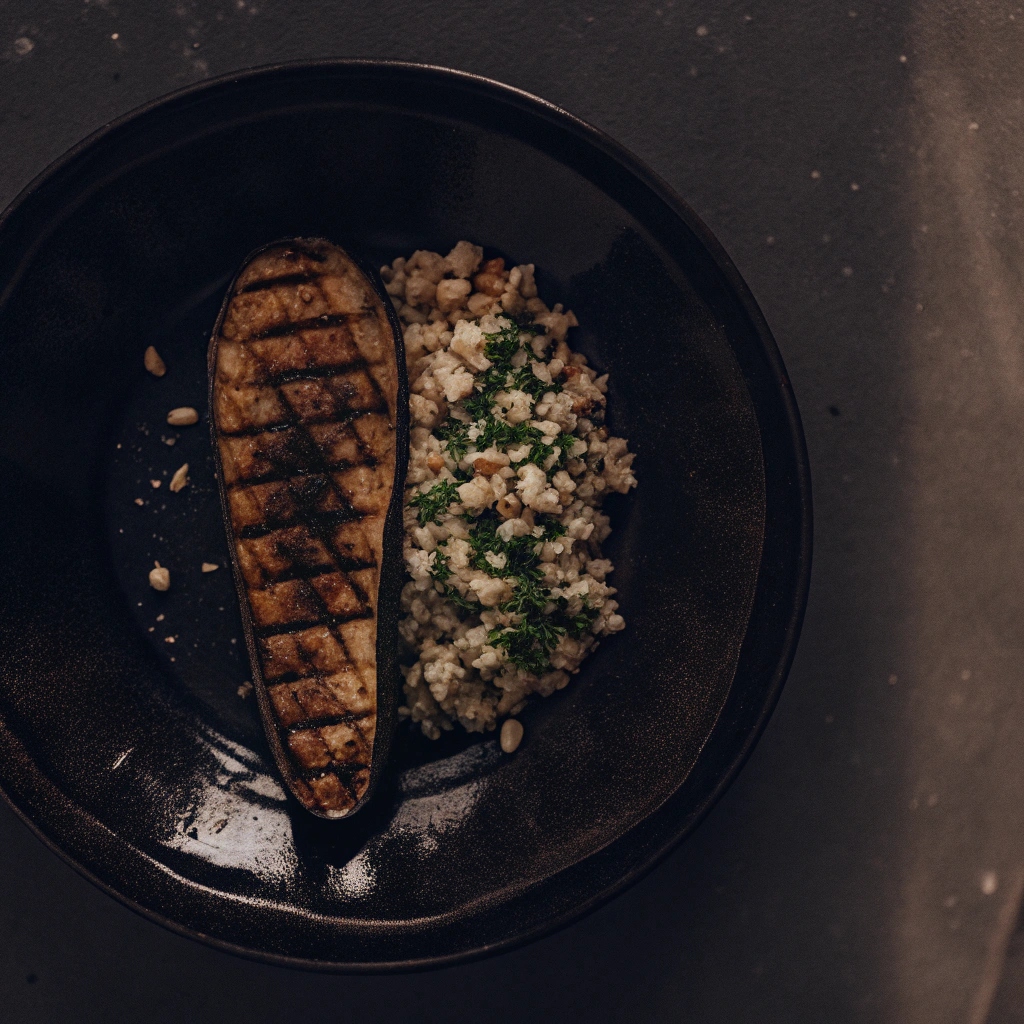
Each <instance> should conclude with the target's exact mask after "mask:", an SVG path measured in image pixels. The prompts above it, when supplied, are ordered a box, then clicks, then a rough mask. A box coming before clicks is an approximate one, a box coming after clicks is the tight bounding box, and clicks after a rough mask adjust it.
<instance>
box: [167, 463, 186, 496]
mask: <svg viewBox="0 0 1024 1024" xmlns="http://www.w3.org/2000/svg"><path fill="white" fill-rule="evenodd" d="M187 483H188V463H187V462H186V463H185V464H184V465H183V466H179V467H178V469H177V470H175V473H174V476H172V477H171V482H170V484H168V487H169V489H170V490H171V491H173V492H174V493H175V494H177V493H178V491H180V490H181V489H182V488H183V487H184V486H185V484H187Z"/></svg>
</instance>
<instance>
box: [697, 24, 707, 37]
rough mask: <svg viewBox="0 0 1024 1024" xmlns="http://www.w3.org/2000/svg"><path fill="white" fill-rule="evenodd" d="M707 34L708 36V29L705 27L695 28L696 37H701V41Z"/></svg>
mask: <svg viewBox="0 0 1024 1024" xmlns="http://www.w3.org/2000/svg"><path fill="white" fill-rule="evenodd" d="M707 34H708V27H707V25H698V26H697V35H699V36H700V37H701V39H703V38H704V37H705V36H706V35H707Z"/></svg>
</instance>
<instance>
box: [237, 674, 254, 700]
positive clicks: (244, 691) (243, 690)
mask: <svg viewBox="0 0 1024 1024" xmlns="http://www.w3.org/2000/svg"><path fill="white" fill-rule="evenodd" d="M250 693H252V683H251V682H249V680H248V679H246V681H245V682H244V683H242V685H241V686H240V687H239V688H238V696H239V697H241V698H242V700H245V698H246V697H248V696H249V694H250Z"/></svg>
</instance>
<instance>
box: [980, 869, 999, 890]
mask: <svg viewBox="0 0 1024 1024" xmlns="http://www.w3.org/2000/svg"><path fill="white" fill-rule="evenodd" d="M980 884H981V894H982V895H983V896H991V895H993V894H994V893H995V891H996V889H998V888H999V876H998V875H997V874H996V873H995V872H994V871H986V872H985V873H984V874H983V875H982V876H981V883H980Z"/></svg>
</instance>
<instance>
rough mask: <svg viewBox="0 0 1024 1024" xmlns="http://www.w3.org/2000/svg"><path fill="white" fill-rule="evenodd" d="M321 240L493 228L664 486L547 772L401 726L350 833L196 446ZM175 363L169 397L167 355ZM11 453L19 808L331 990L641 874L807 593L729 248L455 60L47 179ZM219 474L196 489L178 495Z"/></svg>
mask: <svg viewBox="0 0 1024 1024" xmlns="http://www.w3.org/2000/svg"><path fill="white" fill-rule="evenodd" d="M290 236H311V237H326V238H330V239H333V240H335V241H337V242H338V243H339V244H341V245H343V246H345V248H346V249H348V250H349V251H350V252H352V253H353V254H354V255H356V256H357V257H360V258H363V259H366V260H369V261H373V262H375V263H377V264H378V265H379V264H380V263H381V262H383V261H385V260H389V261H390V260H391V259H393V258H394V257H395V256H397V255H401V254H404V253H408V252H411V251H412V250H414V249H417V248H427V249H434V250H439V251H442V252H446V251H447V250H448V248H450V247H451V246H452V245H453V244H454V243H455V242H456V241H457V240H459V239H461V238H467V239H470V240H472V241H474V242H477V243H479V244H481V245H484V246H485V247H486V250H487V253H488V255H501V256H504V257H506V258H507V259H509V260H512V261H514V262H531V263H535V264H536V265H537V267H538V271H539V274H538V284H539V287H540V291H541V295H542V296H547V297H549V299H550V300H551V301H555V300H559V301H563V302H565V303H566V305H567V306H569V307H570V308H572V309H574V310H575V312H576V313H577V315H578V317H579V319H580V322H581V324H583V325H584V326H583V327H581V328H580V329H579V330H578V331H577V332H576V333H577V337H576V339H575V342H574V347H578V348H580V349H581V350H582V351H583V352H584V353H585V354H586V355H587V358H588V359H589V360H590V362H591V364H592V365H594V366H595V367H597V368H598V369H599V370H601V371H602V372H604V371H610V372H611V387H612V391H611V393H610V395H609V411H610V426H611V428H612V430H613V432H614V433H616V434H618V435H621V436H624V437H627V438H628V439H629V441H630V447H631V449H633V450H635V451H636V452H637V462H636V465H637V470H638V476H639V478H640V486H639V487H638V489H637V490H636V491H634V492H632V493H631V494H630V495H628V496H626V497H623V498H622V499H621V500H616V501H614V502H613V501H609V503H608V505H607V506H606V508H608V509H609V510H610V511H611V514H612V516H613V523H614V527H615V532H614V534H613V537H612V541H611V544H610V545H609V551H608V557H610V558H611V559H612V560H613V561H614V563H615V565H616V572H615V575H614V578H613V580H612V582H613V583H614V585H615V586H617V587H618V589H619V600H620V602H621V611H622V614H623V615H624V617H625V619H626V621H627V624H628V625H627V629H626V631H625V632H624V633H622V634H619V635H617V636H615V637H612V638H609V639H607V640H605V641H603V642H602V645H601V647H600V648H599V650H598V651H597V653H596V654H595V655H594V656H593V657H591V658H590V659H589V660H588V661H587V662H586V663H585V664H584V667H583V670H582V671H581V672H580V674H579V675H578V676H576V677H574V679H573V681H572V682H571V684H570V685H569V686H568V687H567V688H566V689H565V690H563V691H561V692H559V693H558V694H555V695H554V696H552V697H551V698H549V699H547V700H544V701H540V702H538V703H537V704H535V705H533V706H531V707H529V709H528V710H527V711H526V712H525V713H524V714H523V716H522V718H523V721H524V724H525V725H526V739H525V740H524V742H523V744H522V746H521V747H520V749H519V750H518V751H517V752H516V754H515V755H514V756H511V757H509V756H506V755H503V754H502V753H501V752H500V750H499V747H498V743H497V738H496V736H495V735H494V734H489V735H488V736H487V737H486V738H484V739H481V738H480V737H479V736H477V737H472V736H471V737H465V738H463V739H461V740H460V739H458V738H455V737H448V738H445V739H444V740H442V741H440V742H439V743H437V744H432V743H430V742H428V741H426V740H425V739H423V738H421V737H416V736H414V735H412V734H411V733H409V732H402V733H400V736H399V739H398V740H396V754H395V757H394V760H393V767H392V769H391V770H390V771H389V772H388V773H387V777H386V778H385V779H383V780H382V784H381V789H380V791H379V792H378V794H377V796H376V797H375V799H374V801H373V802H372V804H371V805H370V806H369V807H368V808H367V809H365V810H364V811H361V812H360V813H359V814H358V815H356V816H355V817H354V818H353V819H352V820H351V821H344V822H337V823H334V822H321V821H317V820H315V819H313V818H311V817H309V816H308V815H306V814H305V812H303V811H302V810H301V809H300V808H299V807H298V806H297V805H296V804H294V803H292V802H290V801H289V800H288V799H287V798H286V796H285V793H284V791H283V788H282V786H281V783H280V782H279V780H278V778H277V775H276V773H275V771H274V767H273V762H272V759H271V757H270V754H269V751H268V749H267V747H266V744H265V740H264V738H263V736H262V734H261V731H260V727H259V722H258V718H257V713H256V709H255V706H254V703H253V701H252V700H251V699H248V700H247V699H244V698H243V697H241V696H239V692H238V691H239V685H240V683H242V682H243V681H244V680H246V679H247V678H248V665H247V662H246V660H245V653H244V649H243V644H242V643H241V636H242V634H241V631H240V624H239V616H238V610H237V601H236V598H235V595H234V592H233V587H232V584H231V580H230V578H229V576H228V573H226V572H212V573H206V574H203V573H201V571H200V565H201V563H202V562H204V561H206V562H212V563H219V564H220V565H226V564H227V551H226V546H225V545H226V542H225V539H224V530H223V526H222V523H221V518H220V509H219V505H218V502H217V492H216V486H215V480H214V474H213V466H212V459H211V456H212V452H211V449H210V443H209V436H208V434H207V432H206V430H205V429H203V428H202V427H199V428H191V430H190V429H184V430H178V431H175V430H172V429H169V428H168V427H167V424H166V414H167V411H168V410H169V409H171V408H174V407H176V406H195V407H197V408H200V409H202V408H203V407H204V396H205V393H206V385H205V379H206V361H205V360H206V341H207V338H208V336H209V331H210V329H211V326H212V324H213V321H214V318H215V316H216V312H217V309H218V307H219V305H220V302H221V299H222V297H223V291H224V288H225V287H226V284H227V282H228V280H229V279H230V277H231V275H232V273H233V272H234V270H235V268H236V267H237V266H238V265H239V263H240V262H241V260H242V259H243V258H244V257H245V256H246V254H247V253H249V252H251V251H252V250H254V249H255V248H257V247H258V246H259V245H261V244H264V243H266V242H267V241H269V240H272V239H276V238H284V237H290ZM151 344H152V345H155V346H156V348H157V349H158V351H159V352H160V353H161V355H162V356H163V357H164V359H165V361H166V363H167V366H168V367H169V372H168V374H167V376H166V377H164V378H162V379H157V378H155V377H153V376H151V375H149V374H147V373H146V372H145V370H144V369H143V365H142V353H143V351H144V350H145V348H146V347H147V346H148V345H151ZM171 440H173V442H174V443H173V445H172V444H170V443H168V442H169V441H171ZM0 458H2V460H3V477H4V481H5V488H6V493H7V501H6V502H5V505H4V511H3V518H4V523H3V530H2V531H0V537H2V540H0V549H2V557H0V609H2V618H0V622H2V623H3V625H2V630H0V786H2V788H3V791H4V793H5V794H6V795H7V797H8V799H9V800H10V802H11V803H12V805H13V806H14V807H15V808H16V809H17V810H18V812H19V813H20V814H21V815H22V816H23V817H24V818H25V819H26V820H27V821H28V822H29V823H30V824H31V825H32V827H33V828H34V829H35V830H36V831H37V832H38V833H39V834H40V835H41V836H42V837H43V838H44V839H45V840H46V841H47V842H48V843H50V844H51V845H52V846H53V847H54V848H55V849H57V850H58V851H59V852H60V853H61V854H62V855H63V856H65V857H66V858H68V859H69V860H70V861H71V862H72V863H73V864H75V866H76V867H78V868H79V869H80V870H81V871H83V872H84V873H86V874H87V875H88V876H89V877H90V878H92V879H93V880H94V881H96V882H97V883H99V884H100V885H102V886H104V887H105V888H106V889H107V890H108V891H110V892H112V893H113V894H114V895H116V896H118V898H120V899H122V900H124V901H125V902H127V903H129V904H130V905H132V906H134V907H136V908H137V909H140V910H142V911H143V912H145V913H146V914H148V915H149V916H151V917H153V918H155V919H157V920H160V921H162V922H163V923H165V924H168V925H169V926H171V927H174V928H176V929H178V930H180V931H183V932H185V933H186V934H190V935H198V936H200V937H202V938H204V939H206V940H207V941H212V942H214V943H217V944H219V945H221V946H224V947H226V948H233V949H238V950H242V951H245V952H247V953H249V954H251V955H256V956H261V957H265V958H271V959H278V960H287V961H291V962H302V963H305V964H308V965H310V966H320V967H324V968H333V969H384V968H389V967H392V968H394V967H404V966H411V965H427V964H440V963H450V962H452V961H454V960H458V959H461V958H464V957H467V956H472V955H476V954H479V953H482V952H485V951H493V950H495V949H500V948H504V947H507V946H509V945H511V944H514V943H516V942H521V941H524V940H526V939H528V938H531V937H534V936H536V935H539V934H542V933H543V932H545V931H548V930H550V929H551V928H553V927H556V926H557V925H559V924H562V923H565V922H567V921H569V920H572V919H573V918H574V917H576V916H578V915H579V914H580V913H582V912H584V911H585V910H587V909H590V908H592V907H594V906H596V905H598V904H599V903H600V902H601V901H602V900H603V899H606V898H607V897H608V896H610V895H612V894H613V893H615V892H617V891H619V890H620V889H621V888H622V887H623V886H625V885H626V884H628V883H629V882H630V881H632V880H634V879H636V878H637V877H639V875H640V874H642V873H643V872H644V871H645V870H646V869H647V868H649V867H650V866H651V865H652V864H653V863H654V862H655V861H656V860H657V859H658V858H659V857H660V856H661V855H663V854H664V853H665V852H666V851H667V850H668V849H670V848H671V847H672V846H673V845H674V843H675V842H677V841H678V840H679V839H680V838H681V837H682V836H683V835H685V834H686V833H687V832H688V831H689V830H690V829H691V828H692V827H693V826H694V825H695V824H696V822H697V821H698V820H699V819H700V817H701V816H702V815H703V814H704V813H705V812H706V810H707V808H708V807H709V806H710V805H711V803H712V802H713V801H714V800H715V799H716V798H717V796H718V795H719V794H720V793H721V791H722V790H723V789H724V787H725V786H726V785H727V784H728V782H729V781H730V780H731V778H732V777H733V775H734V774H735V772H736V771H737V770H738V768H739V766H740V765H741V764H742V761H743V760H744V758H745V757H746V755H747V754H748V753H749V751H750V749H751V747H752V745H753V743H754V742H755V740H756V738H757V736H758V734H759V732H760V730H761V728H762V727H763V725H764V722H765V721H766V719H767V717H768V715H769V714H770V712H771V709H772V707H773V706H774V703H775V701H776V699H777V697H778V693H779V690H780V688H781V686H782V683H783V680H784V678H785V674H786V671H787V670H788V667H789V664H790V661H791V659H792V655H793V650H794V647H795V644H796V639H797V635H798V633H799V626H800V620H801V616H802V612H803V606H804V602H805V599H806V588H807V578H808V573H809V565H810V492H809V480H808V475H807V465H806V456H805V454H804V449H803V439H802V435H801V432H800V426H799V420H798V417H797V413H796V407H795V404H794V401H793V398H792V395H791V393H790V389H789V384H788V381H787V379H786V376H785V371H784V369H783V367H782V364H781V361H780V359H779V356H778V353H777V351H776V349H775V345H774V343H773V341H772V339H771V335H770V333H769V332H768V329H767V327H766V325H765V324H764V321H763V319H762V318H761V316H760V314H759V312H758V311H757V308H756V306H755V305H754V303H753V300H752V299H751V298H750V296H749V294H748V292H747V290H746V288H745V286H744V285H743V282H742V281H741V280H740V278H739V275H738V274H737V273H736V271H735V269H734V268H733V267H732V264H731V263H730V262H729V260H728V258H727V257H726V256H725V254H724V253H723V252H722V250H721V248H720V247H719V246H718V244H717V243H716V242H715V240H714V239H713V238H712V237H711V236H710V234H709V233H708V232H707V230H706V229H705V228H704V227H703V226H702V225H701V224H700V222H699V221H698V219H697V218H696V217H695V215H694V214H693V213H692V212H691V211H689V210H688V208H686V207H685V206H684V205H683V204H682V203H681V202H680V201H679V200H678V199H677V198H675V197H674V196H673V195H672V194H671V193H670V192H669V191H668V190H667V189H666V188H665V186H664V185H663V184H662V183H660V182H659V181H658V180H657V179H656V178H655V177H654V176H653V175H651V174H650V172H648V171H647V170H646V169H644V168H643V167H642V166H641V165H640V164H639V163H638V162H636V161H635V160H634V159H633V158H632V157H630V156H629V155H628V154H626V153H625V152H624V151H622V150H621V149H620V148H619V147H617V146H616V145H615V144H614V143H612V142H610V141H609V140H608V139H606V138H605V137H603V136H602V135H600V134H599V133H597V132H595V131H594V130H593V129H590V128H588V127H587V126H586V125H583V124H582V123H581V122H578V121H576V120H575V119H573V118H572V117H570V116H569V115H567V114H565V113H563V112H561V111H558V110H557V109H555V108H553V107H551V106H549V105H548V104H546V103H543V102H542V101H539V100H536V99H534V98H532V97H529V96H526V95H524V94H522V93H519V92H516V91H514V90H511V89H507V88H505V87H503V86H499V85H496V84H494V83H491V82H487V81H485V80H482V79H479V78H473V77H471V76H467V75H459V74H456V73H453V72H448V71H444V70H441V69H432V68H422V67H416V66H409V65H395V64H392V65H388V64H373V63H360V62H354V63H344V62H342V63H333V64H312V65H309V64H307V65H298V66H288V67H284V68H276V69H267V70H262V71H258V72H254V73H249V74H246V75H242V76H239V77H235V78H232V79H224V80H220V81H217V82H212V83H207V84H204V85H202V86H199V87H196V88H193V89H190V90H187V91H186V92H184V93H181V94H178V95H176V96H174V97H171V98H169V99H167V100H163V101H160V102H158V103H156V104H154V105H152V106H150V107H148V108H146V109H144V110H142V111H139V112H136V113H135V114H133V115H130V116H129V117H127V118H125V119H124V120H122V121H121V122H119V123H117V124H115V125H114V126H112V127H111V128H109V129H107V130H105V131H104V132H102V133H100V134H99V135H98V136H96V137H94V138H93V139H90V140H88V141H87V142H86V143H84V144H83V145H82V146H80V147H78V149H76V150H75V151H73V152H72V153H70V154H69V155H68V156H67V157H65V158H64V159H63V160H62V161H61V162H59V163H58V164H57V165H55V166H54V167H52V168H51V169H50V170H49V171H47V172H46V173H45V174H44V175H43V176H42V177H41V178H40V179H39V180H38V181H36V182H35V183H33V185H32V186H30V188H29V189H27V190H26V192H25V193H24V194H23V195H22V196H21V197H20V198H19V200H18V201H17V202H16V203H15V204H14V206H12V208H11V209H10V210H9V211H8V213H7V215H6V217H5V219H4V221H3V223H2V225H0ZM186 462H187V463H188V464H189V467H190V469H189V476H190V481H191V482H190V485H189V486H188V487H187V488H186V489H185V490H184V491H181V492H180V493H177V494H169V493H167V489H166V487H165V488H163V489H162V490H156V489H154V488H152V486H151V484H150V482H149V480H150V477H151V476H152V475H153V474H154V473H157V474H159V473H160V472H162V470H163V469H168V470H169V471H171V472H173V471H174V470H175V469H177V468H178V467H179V466H180V465H182V464H184V463H186ZM137 499H138V500H140V501H141V502H142V504H138V503H137ZM172 499H176V500H172ZM154 560H160V561H161V564H163V565H166V566H169V568H170V572H171V578H172V580H174V581H175V585H173V586H172V589H171V590H170V591H168V592H167V593H166V594H161V593H157V592H156V591H154V590H152V589H151V588H150V587H149V586H148V584H147V573H148V571H149V569H151V568H152V567H153V562H154ZM161 615H162V616H163V618H159V616H161ZM233 639H237V640H238V642H237V643H233V642H232V640H233ZM243 692H244V690H243Z"/></svg>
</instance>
